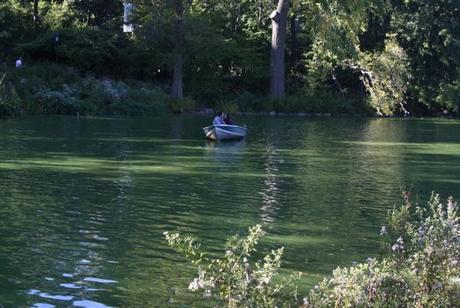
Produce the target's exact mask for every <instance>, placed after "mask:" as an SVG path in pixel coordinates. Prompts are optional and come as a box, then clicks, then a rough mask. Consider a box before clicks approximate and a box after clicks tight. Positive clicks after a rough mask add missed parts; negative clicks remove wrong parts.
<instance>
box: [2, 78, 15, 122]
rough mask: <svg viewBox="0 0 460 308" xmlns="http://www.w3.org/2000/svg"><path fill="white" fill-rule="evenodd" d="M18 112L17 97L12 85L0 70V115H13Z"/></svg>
mask: <svg viewBox="0 0 460 308" xmlns="http://www.w3.org/2000/svg"><path fill="white" fill-rule="evenodd" d="M18 113H19V97H18V95H17V93H16V90H15V88H14V86H13V85H12V84H11V83H10V82H9V81H8V79H7V78H6V73H1V72H0V116H14V115H17V114H18Z"/></svg>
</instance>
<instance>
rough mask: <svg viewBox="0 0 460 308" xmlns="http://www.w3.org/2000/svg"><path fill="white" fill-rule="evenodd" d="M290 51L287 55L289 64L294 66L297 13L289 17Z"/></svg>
mask: <svg viewBox="0 0 460 308" xmlns="http://www.w3.org/2000/svg"><path fill="white" fill-rule="evenodd" d="M290 28H291V53H290V55H289V66H290V67H291V68H294V65H295V63H296V61H297V15H296V14H294V15H292V17H291V25H290Z"/></svg>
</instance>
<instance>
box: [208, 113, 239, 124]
mask: <svg viewBox="0 0 460 308" xmlns="http://www.w3.org/2000/svg"><path fill="white" fill-rule="evenodd" d="M212 124H213V125H235V123H234V122H233V121H232V120H231V119H230V115H229V114H228V113H226V112H217V114H216V116H215V117H214V120H213V122H212Z"/></svg>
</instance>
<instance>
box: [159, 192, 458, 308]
mask: <svg viewBox="0 0 460 308" xmlns="http://www.w3.org/2000/svg"><path fill="white" fill-rule="evenodd" d="M405 200H406V204H404V205H403V206H402V207H401V208H400V209H395V210H393V211H392V212H391V213H390V215H389V219H388V222H389V224H388V226H382V228H381V231H380V234H381V235H382V237H383V241H382V247H384V249H385V250H386V254H385V257H383V258H381V259H380V260H377V259H368V260H367V261H366V262H364V263H361V264H358V265H356V266H352V267H349V268H337V269H336V270H335V271H334V272H333V274H332V277H330V278H325V279H324V280H323V281H322V282H321V283H320V284H318V285H317V286H315V288H313V289H312V290H311V291H310V293H309V294H308V296H305V297H304V299H303V303H302V304H301V303H299V302H298V297H297V292H296V290H297V289H296V287H295V285H296V280H295V278H294V276H293V277H291V278H290V279H288V280H287V281H285V282H281V283H279V282H277V280H276V279H273V278H274V277H276V275H277V273H278V270H279V268H280V264H281V257H282V251H283V250H282V248H280V249H278V250H275V251H272V252H271V253H270V254H268V255H267V256H266V257H265V258H264V262H263V263H262V262H260V261H259V262H255V263H251V262H250V261H249V260H250V259H251V256H252V254H253V253H254V251H255V250H256V249H255V246H256V244H257V242H258V241H259V240H260V238H261V237H262V235H263V231H262V229H261V228H260V226H256V227H253V228H250V229H249V235H248V236H247V237H246V238H240V237H238V236H236V237H233V238H231V239H230V240H229V241H228V242H227V245H226V252H225V253H224V256H223V257H222V258H220V259H211V258H209V257H207V256H206V254H204V253H203V252H201V251H200V249H199V248H200V246H199V244H197V243H196V242H195V241H194V240H193V239H192V238H191V237H183V236H181V235H180V234H177V233H176V234H170V233H167V232H166V233H165V235H166V240H167V242H168V244H169V245H170V246H171V247H172V248H174V249H176V250H177V251H178V252H180V253H182V254H184V255H185V256H186V257H187V258H189V259H190V260H191V261H192V263H193V264H194V265H198V266H200V267H199V270H198V277H197V278H195V279H194V280H193V282H192V283H190V285H189V289H191V290H192V291H198V290H200V291H203V292H204V295H205V297H214V298H216V297H217V298H219V299H220V300H221V301H223V302H224V303H226V305H227V306H228V307H280V306H281V307H293V306H299V305H302V306H303V307H458V306H459V305H460V264H459V258H460V256H459V253H460V221H459V217H458V210H457V203H456V202H454V200H453V199H452V198H449V199H448V200H447V204H445V205H444V204H442V203H441V202H440V199H439V195H433V196H432V197H431V199H430V201H429V202H428V205H427V206H425V207H423V206H418V205H413V204H412V203H411V202H410V200H409V199H408V198H407V197H406V199H405ZM203 265H204V267H203Z"/></svg>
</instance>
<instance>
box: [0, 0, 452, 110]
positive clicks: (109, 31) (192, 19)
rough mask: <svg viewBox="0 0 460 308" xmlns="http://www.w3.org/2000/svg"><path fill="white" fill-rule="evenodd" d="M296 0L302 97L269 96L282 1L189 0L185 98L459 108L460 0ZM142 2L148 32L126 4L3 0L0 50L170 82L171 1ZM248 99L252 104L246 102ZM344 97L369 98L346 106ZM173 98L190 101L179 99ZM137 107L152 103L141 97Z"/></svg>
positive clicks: (294, 31)
mask: <svg viewBox="0 0 460 308" xmlns="http://www.w3.org/2000/svg"><path fill="white" fill-rule="evenodd" d="M289 3H290V8H289V22H288V33H287V42H286V43H287V45H286V55H287V59H286V72H287V74H288V76H287V77H288V78H287V80H288V84H287V88H288V93H289V94H290V95H291V96H293V97H295V98H292V97H290V98H288V99H286V101H283V102H272V101H270V100H267V99H265V98H264V96H265V95H267V92H268V85H269V62H270V52H271V46H270V24H271V21H270V18H269V17H268V14H269V12H270V11H271V10H272V9H273V8H274V3H273V1H270V0H257V1H256V0H243V1H237V2H232V1H230V2H229V1H222V0H215V1H212V2H209V1H184V3H183V4H184V19H183V24H184V44H183V50H182V51H183V72H184V93H185V95H186V96H187V97H190V98H192V99H194V100H196V101H199V102H200V104H203V105H205V106H207V107H213V106H215V105H222V104H226V105H228V108H230V109H231V110H256V111H286V112H334V113H335V112H343V110H347V111H346V112H348V110H351V112H355V111H356V110H359V112H362V111H367V109H368V108H369V107H370V108H372V109H373V110H374V111H376V112H377V113H379V114H383V115H387V114H393V113H399V112H404V113H405V114H406V113H407V112H408V111H409V112H413V111H419V110H423V108H425V109H428V110H430V111H431V112H439V111H449V112H454V113H455V112H458V105H459V103H458V102H459V100H458V96H459V86H458V84H459V69H458V67H459V65H460V62H459V61H460V58H459V53H458V47H459V46H460V39H459V37H460V28H459V20H460V18H458V8H457V2H456V1H452V0H440V1H429V0H421V1H418V0H405V1H402V0H395V1H387V0H372V1H366V0H327V1H326V0H320V1H311V0H298V1H290V2H289ZM134 4H135V24H136V30H135V32H134V33H133V34H125V33H122V31H121V28H122V1H113V0H103V1H89V0H85V1H71V0H61V1H49V0H42V1H39V8H38V20H37V22H34V21H33V3H32V2H31V1H22V0H6V1H3V2H2V3H1V4H0V58H1V60H3V59H5V60H7V61H8V63H11V64H12V63H13V61H14V59H16V58H17V57H19V56H23V57H24V58H25V63H26V65H30V64H34V63H38V62H54V63H59V64H64V65H67V66H71V67H74V68H76V69H77V71H80V72H86V73H90V74H94V75H95V76H97V77H98V78H102V77H104V78H109V79H136V80H139V81H143V82H154V83H155V84H156V85H158V84H160V85H161V86H162V87H164V88H167V87H168V86H169V85H170V83H171V79H172V74H173V64H174V57H173V53H172V50H173V46H174V39H175V38H174V19H175V16H174V10H173V8H172V6H171V2H170V1H158V0H154V1H151V0H136V1H134ZM57 37H59V39H58V40H56V38H57ZM360 77H361V80H360ZM31 79H33V76H28V78H27V80H31ZM49 88H52V89H54V88H55V87H54V85H53V86H49ZM38 90H40V89H38ZM327 92H329V95H330V96H334V97H337V98H338V99H337V100H335V99H334V100H330V99H328V100H327V101H326V102H323V101H324V100H323V98H322V96H323V94H322V93H327ZM247 93H251V94H250V95H248V94H247ZM36 94H37V92H32V93H31V94H30V95H31V96H33V95H36ZM48 94H49V93H48ZM48 94H46V95H45V94H43V93H41V94H40V97H41V98H40V100H43V101H58V100H60V98H59V96H58V95H55V94H52V95H51V94H50V95H48ZM37 95H38V94H37ZM251 96H252V97H253V98H254V101H252V102H250V101H248V100H249V97H251ZM315 96H319V97H318V98H317V99H316V98H314V97H315ZM239 97H241V98H242V100H243V101H244V102H245V103H244V104H240V103H239V102H238V101H236V98H239ZM297 97H302V98H301V99H298V98H297ZM343 97H347V98H351V99H352V100H356V101H360V103H359V104H356V103H355V102H354V101H352V102H349V103H343V99H342V98H343ZM303 101H308V104H304V103H302V102H303ZM363 101H367V106H366V105H365V104H362V103H361V102H363ZM335 103H337V105H335ZM283 104H286V105H285V106H284V105H283ZM170 105H172V107H173V108H172V109H173V110H175V109H177V110H181V109H183V108H182V107H180V106H179V105H180V104H179V103H172V104H170ZM175 105H178V106H177V108H176V107H174V106H175ZM350 105H352V106H353V107H351V108H350ZM235 106H238V108H235ZM357 106H359V108H356V107H357ZM67 107H69V106H67ZM67 107H66V108H67ZM119 107H120V108H121V109H120V110H124V108H125V107H124V106H123V105H119ZM133 107H134V108H135V109H139V108H140V106H136V104H135V103H133ZM72 108H73V107H72ZM117 108H118V107H117ZM51 109H53V108H51ZM141 109H142V108H141ZM185 109H187V108H185ZM185 109H184V110H185ZM123 112H124V111H123ZM139 112H140V111H139ZM136 113H138V111H137V112H136Z"/></svg>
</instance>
